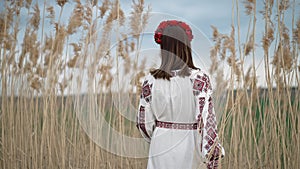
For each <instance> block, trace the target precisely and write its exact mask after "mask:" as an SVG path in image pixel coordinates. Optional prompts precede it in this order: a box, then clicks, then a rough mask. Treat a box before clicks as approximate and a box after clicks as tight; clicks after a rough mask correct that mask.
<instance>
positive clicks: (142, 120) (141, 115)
mask: <svg viewBox="0 0 300 169" xmlns="http://www.w3.org/2000/svg"><path fill="white" fill-rule="evenodd" d="M138 125H139V126H140V129H141V130H142V131H143V133H144V134H145V135H146V136H147V137H148V138H150V137H149V134H148V133H147V130H146V126H145V107H144V106H142V105H141V106H140V109H139V124H138Z"/></svg>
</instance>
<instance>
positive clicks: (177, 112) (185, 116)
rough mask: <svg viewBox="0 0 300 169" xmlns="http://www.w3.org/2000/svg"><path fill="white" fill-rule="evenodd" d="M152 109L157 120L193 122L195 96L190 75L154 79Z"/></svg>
mask: <svg viewBox="0 0 300 169" xmlns="http://www.w3.org/2000/svg"><path fill="white" fill-rule="evenodd" d="M152 93H153V94H152V96H153V97H152V98H153V99H152V109H153V112H154V114H155V117H156V119H157V120H158V121H169V122H178V123H195V122H196V121H195V97H194V96H193V89H192V83H191V79H190V77H188V76H187V77H180V76H174V77H172V78H170V81H168V80H164V79H156V80H155V84H154V85H153V88H152Z"/></svg>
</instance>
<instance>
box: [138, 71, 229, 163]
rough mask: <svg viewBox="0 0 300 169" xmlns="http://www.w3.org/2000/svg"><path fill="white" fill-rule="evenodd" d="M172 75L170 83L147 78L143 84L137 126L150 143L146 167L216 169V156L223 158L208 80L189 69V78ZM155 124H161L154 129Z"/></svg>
mask: <svg viewBox="0 0 300 169" xmlns="http://www.w3.org/2000/svg"><path fill="white" fill-rule="evenodd" d="M173 74H175V75H174V76H173V77H172V78H170V81H168V80H163V79H155V78H154V77H153V76H152V75H148V76H146V77H145V80H144V82H143V86H142V93H141V98H140V104H139V110H138V115H137V127H138V129H139V130H140V132H141V134H142V136H143V137H144V138H145V139H146V141H148V142H149V143H150V148H149V159H148V166H147V168H148V169H195V168H216V167H217V163H218V160H217V158H216V157H218V156H219V155H220V154H221V155H224V149H223V147H222V146H221V145H220V144H219V141H218V135H217V123H216V117H215V112H214V109H213V104H212V99H211V94H212V89H211V84H210V80H209V77H208V76H207V75H206V74H205V73H204V72H203V71H201V70H191V75H190V76H189V77H188V76H187V77H180V76H176V71H174V72H173ZM157 121H160V122H164V124H163V125H162V124H160V125H158V126H157V124H158V123H157ZM168 123H169V124H170V125H168ZM171 123H176V124H177V123H180V124H184V125H180V124H177V125H176V124H171ZM195 123H196V127H197V129H196V130H195V129H193V126H192V124H195ZM204 162H205V163H206V164H204Z"/></svg>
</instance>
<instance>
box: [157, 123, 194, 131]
mask: <svg viewBox="0 0 300 169" xmlns="http://www.w3.org/2000/svg"><path fill="white" fill-rule="evenodd" d="M155 124H156V127H160V128H167V129H180V130H197V123H173V122H165V121H155Z"/></svg>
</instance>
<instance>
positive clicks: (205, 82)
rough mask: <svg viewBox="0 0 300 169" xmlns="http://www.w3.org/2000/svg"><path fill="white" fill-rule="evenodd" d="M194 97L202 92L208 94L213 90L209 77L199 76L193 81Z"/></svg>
mask: <svg viewBox="0 0 300 169" xmlns="http://www.w3.org/2000/svg"><path fill="white" fill-rule="evenodd" d="M193 89H194V95H196V96H197V95H199V94H200V92H202V91H204V92H207V91H208V89H211V85H210V80H209V77H208V76H207V75H206V74H204V75H203V76H200V75H197V76H196V79H194V81H193Z"/></svg>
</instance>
